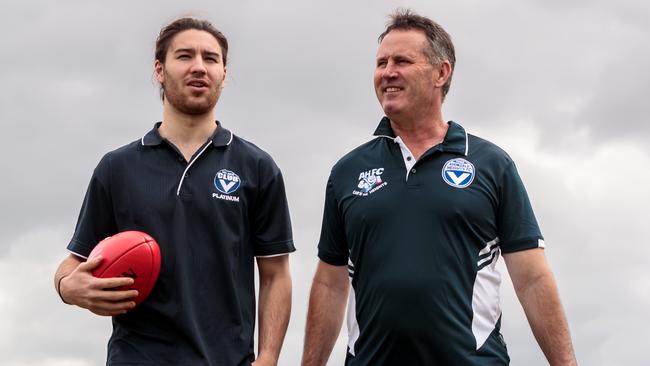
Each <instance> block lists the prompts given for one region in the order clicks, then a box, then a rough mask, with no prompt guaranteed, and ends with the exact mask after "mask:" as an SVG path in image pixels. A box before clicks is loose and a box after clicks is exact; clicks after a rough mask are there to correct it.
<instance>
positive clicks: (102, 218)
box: [68, 157, 117, 257]
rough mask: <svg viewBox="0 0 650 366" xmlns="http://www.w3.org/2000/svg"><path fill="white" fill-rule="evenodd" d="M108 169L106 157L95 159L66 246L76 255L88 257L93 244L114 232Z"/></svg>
mask: <svg viewBox="0 0 650 366" xmlns="http://www.w3.org/2000/svg"><path fill="white" fill-rule="evenodd" d="M108 171H109V167H108V162H107V158H106V157H105V158H104V159H102V161H101V162H100V163H99V165H98V166H97V168H95V170H94V172H93V176H92V178H91V179H90V183H89V184H88V189H87V190H86V196H85V197H84V200H83V204H82V206H81V211H80V212H79V218H78V219H77V226H76V227H75V231H74V234H73V236H72V239H71V240H70V243H69V244H68V250H69V251H71V252H73V253H74V254H77V255H79V256H83V257H88V255H89V254H90V252H91V251H92V250H93V248H94V247H95V245H97V243H99V242H100V241H101V240H103V239H104V238H106V237H108V236H111V235H113V234H115V233H116V232H117V225H116V223H115V219H114V215H113V205H112V201H111V197H110V192H109V189H108V186H107V184H106V182H108V181H109V180H108V179H107V175H108V174H107V173H108Z"/></svg>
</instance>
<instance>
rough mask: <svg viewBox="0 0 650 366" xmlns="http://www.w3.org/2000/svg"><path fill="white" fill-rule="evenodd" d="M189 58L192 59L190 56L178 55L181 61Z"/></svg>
mask: <svg viewBox="0 0 650 366" xmlns="http://www.w3.org/2000/svg"><path fill="white" fill-rule="evenodd" d="M188 58H190V55H178V59H179V60H187V59H188Z"/></svg>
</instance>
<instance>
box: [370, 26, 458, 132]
mask: <svg viewBox="0 0 650 366" xmlns="http://www.w3.org/2000/svg"><path fill="white" fill-rule="evenodd" d="M426 47H428V46H427V39H426V37H425V35H424V33H423V32H421V31H417V30H394V31H391V32H389V33H388V34H387V35H386V36H385V37H384V39H383V40H382V42H381V44H380V45H379V50H378V51H377V64H376V68H375V74H374V84H375V93H376V94H377V99H378V100H379V103H380V104H381V107H382V108H383V109H384V113H386V115H387V116H388V117H389V118H390V119H391V120H395V119H400V118H412V117H416V116H421V115H427V114H428V113H431V112H432V111H435V108H436V107H435V106H436V105H437V106H439V105H440V103H442V94H441V87H442V85H444V82H442V84H441V80H442V79H443V78H444V80H446V77H445V76H444V75H443V74H444V72H441V71H442V67H441V66H437V65H432V64H431V62H430V60H429V57H428V56H427V54H426V53H425V50H426Z"/></svg>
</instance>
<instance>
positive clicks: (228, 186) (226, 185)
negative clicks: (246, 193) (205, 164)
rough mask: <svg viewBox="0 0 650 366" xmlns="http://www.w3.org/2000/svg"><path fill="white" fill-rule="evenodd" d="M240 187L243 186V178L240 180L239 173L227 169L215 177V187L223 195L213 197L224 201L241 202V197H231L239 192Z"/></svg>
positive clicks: (214, 194)
mask: <svg viewBox="0 0 650 366" xmlns="http://www.w3.org/2000/svg"><path fill="white" fill-rule="evenodd" d="M240 185H241V178H239V176H238V175H237V173H235V172H232V171H230V170H227V169H221V170H219V171H218V172H217V174H216V175H215V176H214V187H215V188H216V189H217V191H219V192H221V193H223V194H216V193H213V194H212V197H214V198H219V199H224V200H227V201H236V202H239V197H236V196H230V194H232V193H234V192H235V191H237V189H239V186H240Z"/></svg>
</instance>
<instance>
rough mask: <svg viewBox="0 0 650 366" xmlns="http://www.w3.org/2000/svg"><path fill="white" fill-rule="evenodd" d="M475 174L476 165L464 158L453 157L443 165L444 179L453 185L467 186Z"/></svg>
mask: <svg viewBox="0 0 650 366" xmlns="http://www.w3.org/2000/svg"><path fill="white" fill-rule="evenodd" d="M475 176H476V171H475V170H474V165H473V164H472V163H470V162H469V161H467V160H465V159H462V158H456V159H451V160H449V161H447V162H446V163H445V165H444V166H443V167H442V179H443V180H444V181H445V183H447V184H449V185H450V186H452V187H456V188H467V187H468V186H469V185H470V184H472V182H473V181H474V177H475Z"/></svg>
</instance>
